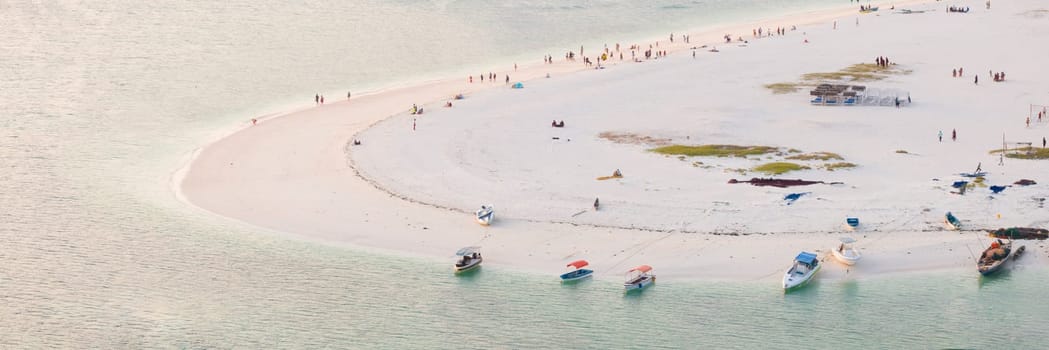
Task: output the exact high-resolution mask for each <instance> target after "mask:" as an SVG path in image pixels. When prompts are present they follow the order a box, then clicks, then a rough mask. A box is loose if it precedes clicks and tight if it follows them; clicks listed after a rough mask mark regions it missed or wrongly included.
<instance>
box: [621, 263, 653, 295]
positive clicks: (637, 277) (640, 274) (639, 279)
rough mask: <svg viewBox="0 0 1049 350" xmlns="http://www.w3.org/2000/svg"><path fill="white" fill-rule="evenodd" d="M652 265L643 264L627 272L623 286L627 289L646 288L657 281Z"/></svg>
mask: <svg viewBox="0 0 1049 350" xmlns="http://www.w3.org/2000/svg"><path fill="white" fill-rule="evenodd" d="M651 271H652V266H648V265H641V266H638V267H635V268H632V269H630V271H627V272H626V275H627V278H626V282H623V288H625V289H626V291H628V292H629V291H632V290H640V289H644V288H645V287H648V286H650V285H652V284H653V283H656V275H653V274H651V273H650V272H651Z"/></svg>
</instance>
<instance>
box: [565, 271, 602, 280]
mask: <svg viewBox="0 0 1049 350" xmlns="http://www.w3.org/2000/svg"><path fill="white" fill-rule="evenodd" d="M593 275H594V271H592V270H585V269H584V270H576V271H572V272H568V273H564V274H561V282H571V281H578V280H581V279H584V278H588V277H591V276H593Z"/></svg>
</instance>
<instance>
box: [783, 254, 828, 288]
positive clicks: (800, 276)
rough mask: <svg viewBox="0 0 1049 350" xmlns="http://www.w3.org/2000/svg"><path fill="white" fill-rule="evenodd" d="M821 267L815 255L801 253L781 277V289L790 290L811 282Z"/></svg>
mask: <svg viewBox="0 0 1049 350" xmlns="http://www.w3.org/2000/svg"><path fill="white" fill-rule="evenodd" d="M821 267H822V265H820V261H819V259H818V258H817V257H816V254H813V253H809V252H801V254H798V256H797V257H795V258H794V265H792V266H791V267H790V268H789V269H787V272H786V273H785V274H784V275H783V289H784V290H791V289H794V288H797V287H801V286H803V285H805V284H806V283H808V282H809V281H810V280H812V277H813V276H815V275H816V273H817V272H819V271H820V268H821Z"/></svg>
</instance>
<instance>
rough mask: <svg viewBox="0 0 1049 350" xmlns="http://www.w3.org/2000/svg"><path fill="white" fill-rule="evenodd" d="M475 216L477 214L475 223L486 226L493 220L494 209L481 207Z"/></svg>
mask: <svg viewBox="0 0 1049 350" xmlns="http://www.w3.org/2000/svg"><path fill="white" fill-rule="evenodd" d="M475 214H477V223H479V224H481V225H485V226H488V225H491V224H492V220H493V219H495V208H494V207H492V206H491V205H482V206H481V209H478V210H477V212H476V213H475Z"/></svg>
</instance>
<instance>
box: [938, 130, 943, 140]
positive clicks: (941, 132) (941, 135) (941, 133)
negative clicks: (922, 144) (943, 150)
mask: <svg viewBox="0 0 1049 350" xmlns="http://www.w3.org/2000/svg"><path fill="white" fill-rule="evenodd" d="M939 136H940V142H943V130H940V134H939Z"/></svg>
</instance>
